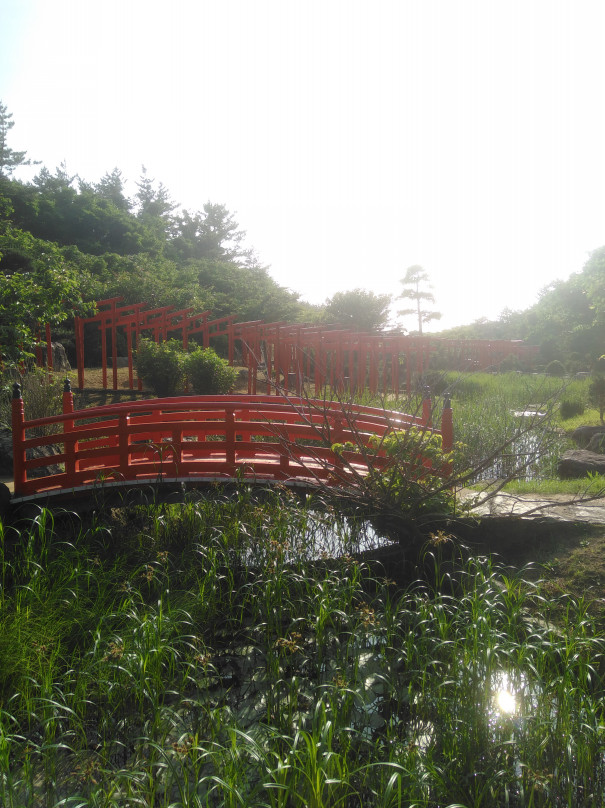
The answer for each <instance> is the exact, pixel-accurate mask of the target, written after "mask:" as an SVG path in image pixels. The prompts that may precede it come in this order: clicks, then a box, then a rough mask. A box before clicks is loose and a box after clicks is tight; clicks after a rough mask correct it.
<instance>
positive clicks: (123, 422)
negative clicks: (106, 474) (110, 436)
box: [118, 415, 130, 480]
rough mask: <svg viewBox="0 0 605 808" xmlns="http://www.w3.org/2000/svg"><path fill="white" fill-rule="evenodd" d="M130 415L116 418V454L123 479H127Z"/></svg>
mask: <svg viewBox="0 0 605 808" xmlns="http://www.w3.org/2000/svg"><path fill="white" fill-rule="evenodd" d="M129 427H130V417H129V416H128V415H120V416H119V419H118V454H119V460H120V474H121V477H122V479H123V480H127V479H128V464H129V461H130V453H129V445H130V434H129Z"/></svg>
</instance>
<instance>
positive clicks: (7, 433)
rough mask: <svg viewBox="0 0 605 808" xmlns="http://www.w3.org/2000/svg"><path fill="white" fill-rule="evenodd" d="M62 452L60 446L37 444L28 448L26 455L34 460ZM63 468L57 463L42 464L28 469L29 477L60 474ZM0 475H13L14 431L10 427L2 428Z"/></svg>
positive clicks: (0, 437)
mask: <svg viewBox="0 0 605 808" xmlns="http://www.w3.org/2000/svg"><path fill="white" fill-rule="evenodd" d="M60 452H61V448H60V447H59V446H56V445H53V444H50V445H49V446H35V447H34V448H33V449H28V450H27V452H26V457H27V459H28V460H33V459H34V458H38V457H49V458H50V457H53V456H54V455H56V454H59V453H60ZM60 473H61V468H60V467H59V466H58V465H57V464H56V463H49V465H48V466H40V467H39V468H36V469H31V470H30V471H28V477H30V478H31V477H45V476H46V475H47V474H60ZM0 475H1V476H4V477H12V476H13V433H12V431H11V430H10V429H6V428H4V429H0Z"/></svg>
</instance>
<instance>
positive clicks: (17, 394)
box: [13, 382, 23, 399]
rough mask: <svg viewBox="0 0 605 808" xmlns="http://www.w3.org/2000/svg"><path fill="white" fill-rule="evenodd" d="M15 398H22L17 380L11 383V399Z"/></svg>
mask: <svg viewBox="0 0 605 808" xmlns="http://www.w3.org/2000/svg"><path fill="white" fill-rule="evenodd" d="M15 398H23V396H22V395H21V385H20V384H19V382H15V383H14V384H13V399H15Z"/></svg>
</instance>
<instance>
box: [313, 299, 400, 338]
mask: <svg viewBox="0 0 605 808" xmlns="http://www.w3.org/2000/svg"><path fill="white" fill-rule="evenodd" d="M390 305H391V295H376V294H374V292H369V291H367V290H365V289H352V290H350V291H348V292H336V294H335V295H333V297H331V298H328V300H326V308H325V316H326V317H327V319H328V320H329V321H331V322H337V323H340V324H342V325H344V326H346V327H347V328H356V329H359V330H360V331H381V330H382V329H383V328H385V327H386V325H387V321H388V319H389V306H390Z"/></svg>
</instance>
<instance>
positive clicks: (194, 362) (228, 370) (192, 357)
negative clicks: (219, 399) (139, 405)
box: [135, 339, 237, 397]
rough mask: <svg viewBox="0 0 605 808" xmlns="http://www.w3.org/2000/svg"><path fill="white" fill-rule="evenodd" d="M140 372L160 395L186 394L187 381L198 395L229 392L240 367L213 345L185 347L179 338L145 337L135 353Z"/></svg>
mask: <svg viewBox="0 0 605 808" xmlns="http://www.w3.org/2000/svg"><path fill="white" fill-rule="evenodd" d="M135 367H136V369H137V373H138V375H139V376H140V378H141V379H143V381H144V382H145V384H146V385H148V386H149V387H151V389H152V390H153V392H154V393H155V394H156V396H160V397H165V396H177V395H182V394H183V392H184V389H185V383H186V382H187V384H188V385H189V387H190V389H191V392H193V393H196V394H197V395H213V394H215V395H220V394H221V393H228V392H229V390H231V389H232V388H233V386H234V384H235V380H236V378H237V370H236V369H235V368H232V367H231V366H230V365H229V363H228V362H227V361H226V360H225V359H223V358H222V357H220V356H219V355H218V354H217V353H216V351H214V350H213V349H212V348H195V350H192V351H190V352H187V351H184V350H183V348H182V347H181V344H180V343H179V342H178V341H177V340H168V341H167V342H160V343H157V342H154V341H153V340H149V339H142V340H141V342H140V344H139V347H138V349H137V351H136V354H135Z"/></svg>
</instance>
